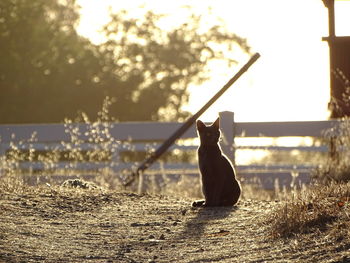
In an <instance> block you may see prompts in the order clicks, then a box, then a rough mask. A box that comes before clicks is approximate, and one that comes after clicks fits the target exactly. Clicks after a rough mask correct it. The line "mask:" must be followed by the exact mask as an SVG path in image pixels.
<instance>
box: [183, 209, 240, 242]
mask: <svg viewBox="0 0 350 263" xmlns="http://www.w3.org/2000/svg"><path fill="white" fill-rule="evenodd" d="M191 210H192V211H193V212H194V213H195V217H193V218H191V219H190V220H189V221H187V222H186V225H185V228H184V230H183V232H182V236H187V237H189V236H191V237H193V238H197V239H198V238H200V237H201V236H203V233H204V230H205V226H206V225H207V224H210V222H211V221H214V220H220V219H224V218H226V217H228V216H229V215H230V214H231V213H233V212H235V211H236V210H238V206H233V207H201V208H191Z"/></svg>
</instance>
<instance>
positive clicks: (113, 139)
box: [0, 112, 342, 189]
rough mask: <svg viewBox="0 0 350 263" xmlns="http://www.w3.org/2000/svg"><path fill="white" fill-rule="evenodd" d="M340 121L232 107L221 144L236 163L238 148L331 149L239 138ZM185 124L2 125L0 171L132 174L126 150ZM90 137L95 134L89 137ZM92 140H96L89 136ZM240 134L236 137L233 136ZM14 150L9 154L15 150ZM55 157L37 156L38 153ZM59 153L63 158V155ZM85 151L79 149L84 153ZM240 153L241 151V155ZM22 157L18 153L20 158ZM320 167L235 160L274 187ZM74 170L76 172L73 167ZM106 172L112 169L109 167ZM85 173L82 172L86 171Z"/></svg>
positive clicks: (189, 167) (161, 170) (158, 166)
mask: <svg viewBox="0 0 350 263" xmlns="http://www.w3.org/2000/svg"><path fill="white" fill-rule="evenodd" d="M341 122H342V121H338V120H332V121H311V122H234V115H233V112H222V113H220V129H221V133H222V138H223V139H222V142H221V143H222V144H221V148H222V149H223V151H224V152H225V153H226V155H227V156H228V157H229V158H230V159H231V161H232V162H234V163H235V155H236V153H237V151H242V150H264V151H277V152H286V151H287V152H291V151H297V152H315V153H317V152H328V151H329V147H328V146H327V145H320V146H276V145H270V146H258V145H255V146H254V145H250V144H249V145H244V144H242V142H241V143H240V141H239V140H238V139H240V138H256V137H259V138H263V137H269V138H276V137H285V136H288V137H290V136H298V137H303V136H310V137H316V138H322V137H324V131H325V130H329V129H331V128H334V127H337V126H339V125H340V123H341ZM181 125H183V123H158V122H143V123H136V122H125V123H109V124H100V125H94V124H70V125H68V126H70V127H67V125H64V124H47V125H45V124H40V125H33V124H31V125H28V124H27V125H0V138H1V139H0V176H1V175H2V174H5V173H7V171H10V170H12V169H20V170H23V171H24V172H25V173H26V171H27V172H28V173H29V174H30V173H34V174H41V173H42V172H45V171H49V172H50V173H52V174H57V175H59V174H61V172H60V171H62V172H63V174H64V175H65V177H64V178H67V175H69V174H70V171H72V172H73V173H72V174H77V173H78V174H80V175H89V174H90V173H92V172H93V171H98V174H100V172H102V171H105V170H109V171H110V172H111V173H112V174H115V175H116V176H118V175H121V173H122V172H123V171H124V169H126V171H128V174H129V173H130V171H131V169H132V167H133V166H135V165H137V161H135V160H129V159H127V160H123V158H122V156H123V155H125V154H128V153H129V155H133V156H137V153H142V152H143V153H145V152H146V153H147V152H150V151H153V150H155V149H157V148H158V147H159V144H160V143H161V142H162V141H164V140H166V139H167V138H168V137H169V135H171V134H172V132H173V131H174V130H176V129H177V128H179V127H180V126H181ZM91 137H92V138H91ZM194 138H197V133H196V129H195V126H194V125H193V126H192V127H190V129H189V130H188V131H186V132H185V133H184V134H183V135H182V137H181V139H190V140H191V139H194ZM91 139H93V140H91ZM235 139H237V140H235ZM197 147H198V145H195V144H183V143H181V142H178V143H176V144H174V145H172V146H171V147H170V148H169V149H168V152H174V153H175V152H188V153H189V152H193V151H196V149H197ZM13 151H14V153H15V155H14V156H12V157H11V152H13ZM99 151H103V153H108V155H109V156H110V157H106V158H104V159H91V160H88V159H86V158H81V159H80V156H82V157H84V155H86V154H87V153H88V152H92V153H93V155H94V156H95V153H99ZM69 152H73V153H77V157H79V158H78V159H67V158H63V157H64V156H63V155H65V154H68V153H69ZM46 153H47V154H48V156H49V157H50V153H52V154H53V155H54V156H53V157H52V158H51V157H50V158H38V156H37V154H40V155H46ZM59 153H61V157H62V158H63V159H61V158H59V155H60V154H59ZM80 153H81V154H80ZM239 154H240V153H238V155H239ZM16 156H18V157H16ZM316 167H317V166H315V165H311V164H308V163H299V164H290V163H275V164H274V163H270V164H268V165H266V164H261V165H251V164H246V165H244V164H237V165H236V168H237V171H238V176H239V178H240V180H241V181H243V182H247V183H250V182H251V183H254V182H256V178H258V179H259V180H260V182H261V184H262V186H263V187H264V188H266V189H273V188H274V187H275V186H276V184H275V182H276V180H278V184H279V186H280V187H283V186H287V187H289V186H291V185H300V184H304V183H307V182H308V181H309V179H310V172H311V171H312V169H314V168H316ZM74 171H75V172H74ZM106 172H108V171H106ZM157 174H158V175H159V174H163V175H170V176H171V175H173V176H176V175H181V174H182V175H198V168H197V164H196V163H193V162H192V163H188V162H182V161H177V162H174V161H167V162H164V161H162V160H158V161H157V162H155V163H153V164H152V166H150V168H149V169H147V170H146V171H145V173H144V176H145V177H146V176H149V175H151V176H153V175H157ZM83 177H84V176H83Z"/></svg>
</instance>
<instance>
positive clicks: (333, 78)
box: [323, 0, 350, 118]
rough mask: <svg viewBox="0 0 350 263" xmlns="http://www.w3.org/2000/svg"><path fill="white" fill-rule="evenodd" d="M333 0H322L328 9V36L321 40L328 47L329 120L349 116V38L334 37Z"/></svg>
mask: <svg viewBox="0 0 350 263" xmlns="http://www.w3.org/2000/svg"><path fill="white" fill-rule="evenodd" d="M334 2H335V0H323V3H324V5H325V6H326V7H327V8H328V23H329V36H328V37H324V38H323V40H324V41H327V42H328V45H329V61H330V90H331V101H330V103H329V109H330V111H331V118H342V117H345V116H350V91H349V90H347V89H349V88H350V87H349V83H348V81H346V80H350V36H341V37H339V36H336V32H335V29H336V25H335V10H334Z"/></svg>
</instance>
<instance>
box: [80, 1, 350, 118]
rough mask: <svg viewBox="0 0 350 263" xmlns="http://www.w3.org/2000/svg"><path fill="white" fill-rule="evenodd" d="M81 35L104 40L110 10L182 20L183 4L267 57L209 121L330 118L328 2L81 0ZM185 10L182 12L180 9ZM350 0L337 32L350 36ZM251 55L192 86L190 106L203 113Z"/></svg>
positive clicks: (341, 6)
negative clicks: (227, 114) (140, 10)
mask: <svg viewBox="0 0 350 263" xmlns="http://www.w3.org/2000/svg"><path fill="white" fill-rule="evenodd" d="M78 3H79V4H80V5H81V6H82V9H81V14H82V18H81V24H80V26H79V28H78V30H79V33H80V34H82V35H84V36H87V37H89V38H91V39H92V40H93V41H94V42H96V43H98V42H100V41H103V39H101V36H100V35H99V33H98V30H99V28H100V27H101V25H103V24H105V23H106V22H107V21H108V6H111V8H112V9H114V10H117V9H122V8H124V9H128V10H135V8H137V7H139V6H141V5H144V6H145V7H146V8H147V9H151V10H154V11H156V12H160V13H165V14H169V15H171V16H172V17H173V18H174V17H176V15H175V14H178V13H179V12H180V10H182V11H183V10H184V6H185V5H188V6H193V10H194V11H196V12H198V13H200V12H203V13H205V12H207V10H208V8H210V10H211V12H212V13H213V14H214V15H216V16H218V17H220V19H222V20H223V21H225V22H226V23H227V28H228V29H229V30H230V31H232V32H234V33H237V34H238V35H240V36H242V37H245V38H247V39H248V43H249V44H250V46H251V47H252V52H259V53H260V54H261V58H260V59H259V60H258V61H257V63H256V64H255V65H253V66H252V67H251V69H249V71H248V72H247V73H245V75H244V76H243V77H242V78H241V79H240V80H239V81H238V82H237V83H236V84H234V86H233V87H231V89H230V90H228V92H227V93H226V94H224V95H223V97H222V98H220V99H219V100H218V101H217V102H216V103H215V104H214V105H213V106H212V107H211V108H210V109H209V110H208V112H206V113H205V114H204V116H203V119H204V120H207V121H211V120H213V119H214V118H216V116H217V113H218V112H219V111H227V110H229V111H234V112H235V119H236V121H279V120H288V121H292V120H324V119H327V117H328V115H329V113H328V110H327V105H328V101H329V93H330V91H329V66H328V65H329V59H328V44H327V43H326V42H324V41H322V37H324V36H327V35H328V16H327V8H326V7H325V6H324V5H323V3H322V1H321V0H308V1H305V0H285V1H280V0H269V1H261V0H249V1H244V0H240V1H230V2H228V1H224V0H218V1H215V3H214V2H213V1H209V0H202V1H194V0H192V1H183V0H181V1H170V2H169V1H159V0H153V1H147V2H146V3H147V4H145V1H141V0H138V1H126V2H125V1H124V2H123V3H121V2H120V1H118V2H116V1H112V0H101V1H90V0H79V1H78ZM180 13H181V12H180ZM349 13H350V1H336V18H337V20H336V32H337V34H338V33H339V34H346V35H350V32H349V27H348V25H349V24H350V18H349V16H348V14H349ZM248 59H249V56H246V55H245V56H241V57H240V61H239V64H238V65H237V67H234V68H227V67H226V68H224V67H222V68H219V69H218V68H217V67H216V66H215V67H212V71H211V79H210V81H208V82H207V83H204V84H203V85H201V86H200V87H198V86H191V87H189V89H190V92H191V96H190V103H189V105H187V106H185V109H188V110H190V111H192V112H195V111H197V110H198V109H199V108H200V107H201V106H202V105H203V104H204V103H206V102H207V100H209V99H210V97H212V96H213V95H214V94H215V92H216V91H217V90H218V89H220V88H221V87H222V86H223V85H224V84H225V83H226V82H227V81H228V80H229V79H230V78H231V77H232V76H233V74H235V73H236V72H237V71H238V69H239V67H240V66H241V65H243V64H245V63H246V62H247V60H248Z"/></svg>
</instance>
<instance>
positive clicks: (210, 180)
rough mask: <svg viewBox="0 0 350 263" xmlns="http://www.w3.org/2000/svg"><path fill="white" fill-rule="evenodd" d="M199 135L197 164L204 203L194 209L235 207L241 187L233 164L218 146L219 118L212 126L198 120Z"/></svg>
mask: <svg viewBox="0 0 350 263" xmlns="http://www.w3.org/2000/svg"><path fill="white" fill-rule="evenodd" d="M197 131H198V135H199V138H200V146H199V148H198V164H199V170H200V173H201V180H202V191H203V194H204V197H205V200H201V201H195V202H193V204H192V206H193V207H199V206H206V207H207V206H233V205H234V204H236V203H237V201H238V199H239V196H240V194H241V187H240V184H239V182H238V181H237V180H236V176H235V170H234V168H233V166H232V164H231V162H230V161H229V160H228V159H227V157H226V156H225V155H223V153H222V152H221V149H220V147H219V145H218V141H219V138H220V130H219V118H218V119H217V120H216V121H215V122H214V123H213V124H212V125H211V126H206V125H205V124H204V123H203V122H202V121H200V120H197Z"/></svg>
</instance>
